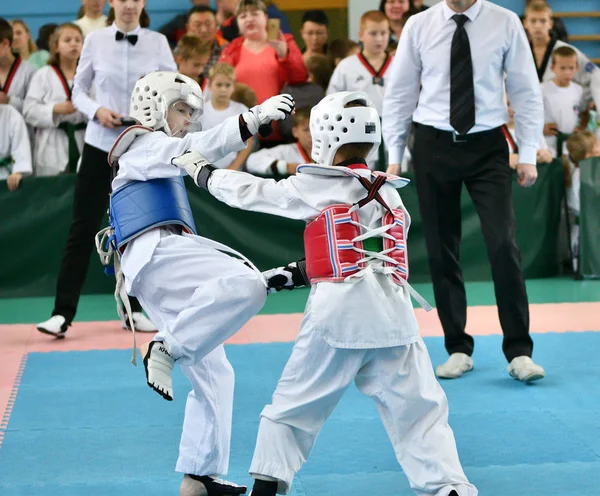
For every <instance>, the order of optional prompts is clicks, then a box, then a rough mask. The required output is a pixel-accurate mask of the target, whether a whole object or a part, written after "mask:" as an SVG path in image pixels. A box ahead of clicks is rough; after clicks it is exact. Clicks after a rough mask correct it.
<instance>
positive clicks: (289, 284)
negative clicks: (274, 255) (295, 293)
mask: <svg viewBox="0 0 600 496" xmlns="http://www.w3.org/2000/svg"><path fill="white" fill-rule="evenodd" d="M263 276H265V279H266V280H267V283H268V285H269V288H268V291H269V293H277V292H278V291H281V290H282V289H295V288H303V287H305V286H310V281H309V280H308V276H307V275H306V260H305V259H304V258H303V259H302V260H298V262H293V263H291V264H288V265H286V266H285V267H277V268H276V269H271V270H267V271H265V272H263Z"/></svg>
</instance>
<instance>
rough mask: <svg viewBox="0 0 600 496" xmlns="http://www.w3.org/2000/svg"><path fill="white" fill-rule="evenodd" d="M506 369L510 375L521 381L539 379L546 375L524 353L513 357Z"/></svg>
mask: <svg viewBox="0 0 600 496" xmlns="http://www.w3.org/2000/svg"><path fill="white" fill-rule="evenodd" d="M507 370H508V373H509V374H510V376H511V377H513V378H514V379H517V380H519V381H523V382H533V381H539V380H540V379H543V378H544V377H545V376H546V373H545V372H544V369H543V368H542V367H540V366H539V365H538V364H537V363H535V362H534V361H533V360H532V359H531V358H530V357H528V356H525V355H524V356H520V357H517V358H513V360H512V361H511V362H510V364H509V365H508V367H507Z"/></svg>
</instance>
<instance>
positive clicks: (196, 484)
mask: <svg viewBox="0 0 600 496" xmlns="http://www.w3.org/2000/svg"><path fill="white" fill-rule="evenodd" d="M247 490H248V488H247V487H246V486H238V485H237V484H234V483H233V482H229V481H226V480H223V479H219V478H218V477H214V476H212V475H211V476H208V475H204V476H197V475H189V474H186V475H184V476H183V481H181V487H180V488H179V496H237V495H239V494H246V491H247Z"/></svg>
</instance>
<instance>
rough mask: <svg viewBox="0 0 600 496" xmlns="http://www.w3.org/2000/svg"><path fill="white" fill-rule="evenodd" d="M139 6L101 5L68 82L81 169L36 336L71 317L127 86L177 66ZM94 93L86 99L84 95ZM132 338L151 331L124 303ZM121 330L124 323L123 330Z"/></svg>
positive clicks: (102, 206)
mask: <svg viewBox="0 0 600 496" xmlns="http://www.w3.org/2000/svg"><path fill="white" fill-rule="evenodd" d="M145 3H146V2H145V0H109V5H110V7H111V11H110V12H109V17H108V21H107V22H110V21H111V19H114V23H112V24H111V25H110V26H108V27H106V28H103V29H100V30H98V31H94V32H93V33H90V34H89V35H88V36H86V38H85V42H84V44H83V50H82V53H81V58H80V60H79V64H78V66H77V72H76V74H75V82H74V86H73V95H72V100H73V104H74V105H75V107H76V108H77V109H78V110H79V111H81V112H82V113H84V114H85V115H86V116H87V117H88V119H89V123H88V125H87V129H86V133H85V144H84V146H83V151H82V155H81V165H80V168H79V172H78V174H77V181H76V184H75V198H74V205H73V221H72V223H71V228H70V231H69V237H68V239H67V245H66V248H65V251H64V254H63V259H62V263H61V267H60V273H59V276H58V281H57V287H56V299H55V304H54V311H53V312H52V317H51V318H50V319H48V320H47V321H45V322H42V323H41V324H39V325H38V326H37V328H38V330H39V331H41V332H43V333H46V334H51V335H54V336H56V337H58V338H62V337H64V336H65V334H66V331H67V328H68V327H69V326H70V325H71V322H72V321H73V318H74V317H75V313H76V311H77V303H78V301H79V295H80V293H81V288H82V286H83V283H84V282H85V276H86V274H87V270H88V265H89V261H90V256H91V254H92V250H93V249H94V236H95V234H96V233H97V232H98V231H99V230H100V227H101V222H102V219H103V217H104V214H105V213H106V210H107V207H108V195H109V192H110V178H111V169H110V167H109V166H108V160H107V158H108V152H109V150H110V148H111V147H112V145H113V143H114V141H115V139H116V138H117V137H118V136H119V134H120V133H121V132H122V131H123V129H124V128H123V126H122V123H121V119H122V118H123V117H124V116H126V115H127V111H128V108H129V98H130V96H131V92H132V91H133V87H134V85H135V82H136V81H137V80H138V79H139V78H140V77H142V76H144V75H145V74H148V73H149V72H153V71H176V70H177V66H176V64H175V61H174V60H173V55H172V54H171V50H170V48H169V44H168V42H167V39H166V38H165V36H164V35H162V34H160V33H157V32H154V31H150V30H148V29H145V28H144V27H143V26H141V25H140V21H141V20H142V21H145V22H144V23H143V24H144V25H145V26H148V16H147V14H146V12H145V10H144V6H145ZM92 85H93V88H94V97H93V98H92V97H91V96H90V90H91V89H92ZM130 302H131V307H132V317H133V321H134V325H135V327H136V330H137V331H148V332H151V331H155V330H156V328H155V326H154V325H153V324H152V323H151V322H150V320H148V319H147V318H146V317H145V316H144V315H143V314H142V313H141V307H140V305H139V303H138V301H137V300H135V299H134V298H131V299H130ZM126 325H127V324H126V323H125V322H124V323H123V326H124V327H125V326H126Z"/></svg>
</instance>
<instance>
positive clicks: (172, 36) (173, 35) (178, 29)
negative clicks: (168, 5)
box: [158, 0, 210, 48]
mask: <svg viewBox="0 0 600 496" xmlns="http://www.w3.org/2000/svg"><path fill="white" fill-rule="evenodd" d="M190 1H191V3H192V8H194V7H209V5H210V0H190ZM187 22H188V14H187V13H186V14H178V15H176V16H175V17H174V18H173V19H171V20H170V21H169V22H168V23H167V24H165V25H164V26H161V27H160V28H159V29H158V32H159V33H162V34H164V35H165V36H166V37H167V40H169V44H170V45H171V47H172V48H175V46H176V45H177V43H178V42H179V40H180V39H181V37H182V36H183V35H184V34H185V33H186V31H187V28H186V24H187Z"/></svg>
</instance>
